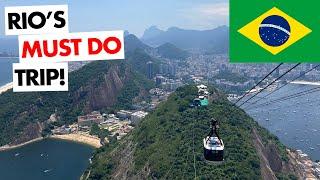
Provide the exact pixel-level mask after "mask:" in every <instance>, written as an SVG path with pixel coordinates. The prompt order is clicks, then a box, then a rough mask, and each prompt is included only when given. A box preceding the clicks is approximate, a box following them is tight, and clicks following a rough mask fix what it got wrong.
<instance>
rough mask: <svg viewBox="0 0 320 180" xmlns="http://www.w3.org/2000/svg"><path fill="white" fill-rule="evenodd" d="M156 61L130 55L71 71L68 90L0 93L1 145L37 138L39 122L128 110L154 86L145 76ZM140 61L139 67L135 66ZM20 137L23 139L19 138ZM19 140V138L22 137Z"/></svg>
mask: <svg viewBox="0 0 320 180" xmlns="http://www.w3.org/2000/svg"><path fill="white" fill-rule="evenodd" d="M148 61H154V62H155V63H156V60H154V59H152V58H151V57H150V56H148V55H147V54H145V53H144V52H140V51H134V52H131V53H129V54H127V59H126V60H116V61H96V62H93V63H89V64H87V65H86V66H84V67H83V68H81V69H79V70H77V71H74V72H72V73H70V74H69V92H41V93H39V92H33V93H13V92H12V90H11V91H8V92H6V93H3V94H1V95H0V146H2V145H5V144H8V143H14V144H17V143H21V142H23V141H27V140H30V139H33V138H36V137H37V136H38V135H37V132H38V131H39V127H38V125H37V122H44V121H46V120H48V118H49V117H50V115H51V114H54V113H56V115H57V116H58V117H59V121H58V122H57V123H58V124H61V125H62V124H69V123H73V122H75V121H76V120H77V116H79V115H83V114H85V113H88V112H91V111H93V110H107V109H112V108H116V109H119V108H125V109H128V108H130V107H131V105H132V103H133V101H132V100H133V99H134V98H135V97H137V96H138V95H139V93H140V92H141V91H147V90H148V89H149V88H151V87H152V86H153V84H152V82H150V81H149V80H147V79H146V78H145V76H144V73H145V71H144V66H146V65H144V64H143V63H146V62H148ZM137 63H141V65H140V66H139V67H141V68H137V66H133V65H135V64H137ZM20 138H21V139H20ZM19 139H20V140H19Z"/></svg>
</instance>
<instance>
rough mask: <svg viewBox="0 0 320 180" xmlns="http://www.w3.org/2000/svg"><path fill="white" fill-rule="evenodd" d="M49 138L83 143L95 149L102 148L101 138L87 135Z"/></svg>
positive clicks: (66, 135)
mask: <svg viewBox="0 0 320 180" xmlns="http://www.w3.org/2000/svg"><path fill="white" fill-rule="evenodd" d="M49 138H52V139H60V140H67V141H72V142H77V143H82V144H86V145H89V146H91V147H94V148H100V147H101V146H102V145H101V144H100V139H99V138H97V137H94V136H90V135H87V134H80V133H73V134H64V135H52V136H50V137H49Z"/></svg>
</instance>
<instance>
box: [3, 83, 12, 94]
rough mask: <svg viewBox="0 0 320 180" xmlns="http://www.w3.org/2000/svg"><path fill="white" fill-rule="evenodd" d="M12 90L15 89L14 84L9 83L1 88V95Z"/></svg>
mask: <svg viewBox="0 0 320 180" xmlns="http://www.w3.org/2000/svg"><path fill="white" fill-rule="evenodd" d="M12 88H13V83H12V82H10V83H7V84H5V85H3V86H1V87H0V94H2V93H4V92H6V91H8V90H10V89H12Z"/></svg>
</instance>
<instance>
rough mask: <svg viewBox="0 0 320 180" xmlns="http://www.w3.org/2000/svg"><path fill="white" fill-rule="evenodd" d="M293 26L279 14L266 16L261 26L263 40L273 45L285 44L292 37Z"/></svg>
mask: <svg viewBox="0 0 320 180" xmlns="http://www.w3.org/2000/svg"><path fill="white" fill-rule="evenodd" d="M290 33H291V28H290V25H289V23H288V21H287V20H286V19H285V18H283V17H281V16H278V15H272V16H268V17H267V18H265V19H264V20H263V21H262V23H261V24H260V27H259V35H260V38H261V40H262V41H263V42H264V43H265V44H267V45H269V46H272V47H278V46H282V45H283V44H285V43H286V42H287V41H288V39H289V38H290Z"/></svg>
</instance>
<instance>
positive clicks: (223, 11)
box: [178, 3, 229, 29]
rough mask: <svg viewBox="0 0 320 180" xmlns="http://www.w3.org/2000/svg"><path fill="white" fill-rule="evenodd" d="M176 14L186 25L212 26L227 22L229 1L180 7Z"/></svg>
mask: <svg viewBox="0 0 320 180" xmlns="http://www.w3.org/2000/svg"><path fill="white" fill-rule="evenodd" d="M178 14H179V15H180V16H181V17H182V18H184V20H185V21H186V26H190V27H192V26H193V27H198V28H203V29H205V28H212V27H216V26H220V25H228V24H229V3H213V4H201V5H198V6H195V7H192V8H189V9H180V10H178Z"/></svg>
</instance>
